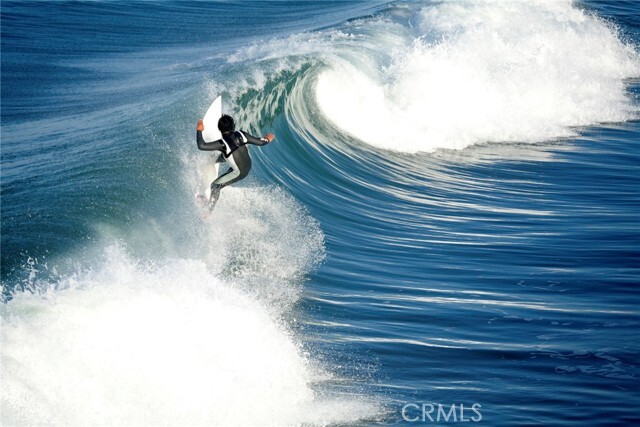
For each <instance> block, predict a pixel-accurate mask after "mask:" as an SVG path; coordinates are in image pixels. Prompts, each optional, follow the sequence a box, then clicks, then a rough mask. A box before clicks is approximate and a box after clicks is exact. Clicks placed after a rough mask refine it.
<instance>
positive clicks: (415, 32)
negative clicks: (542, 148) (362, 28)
mask: <svg viewBox="0 0 640 427" xmlns="http://www.w3.org/2000/svg"><path fill="white" fill-rule="evenodd" d="M380 19H381V20H382V22H383V23H386V25H383V24H381V23H378V25H375V26H373V28H375V31H376V33H370V34H366V35H365V36H364V38H363V39H364V40H366V39H367V37H370V38H375V39H377V40H380V41H382V42H381V43H379V44H378V47H377V48H374V50H372V58H373V59H372V60H371V61H370V62H369V63H368V64H367V63H366V62H359V63H358V66H355V65H354V63H353V61H352V60H350V59H348V58H350V57H351V56H350V53H349V52H348V49H357V48H358V43H362V44H363V46H365V44H364V42H362V41H361V42H354V44H353V45H352V46H351V47H350V48H343V49H347V50H343V51H342V52H341V54H338V55H336V56H334V57H332V58H330V59H329V60H328V66H327V68H326V70H324V71H323V72H322V73H321V74H320V75H319V77H318V79H317V83H316V88H315V94H316V100H317V103H318V105H319V107H320V109H321V111H322V112H323V114H324V115H325V116H327V117H328V118H329V119H330V120H331V121H332V122H333V123H334V124H335V125H337V126H338V127H339V128H341V129H342V130H344V131H346V132H347V133H349V134H351V135H353V136H355V137H357V138H358V139H360V140H362V141H364V142H367V143H369V144H371V145H374V146H377V147H380V148H386V149H390V150H395V151H401V152H410V153H414V152H431V151H434V150H437V149H440V148H444V149H462V148H465V147H467V146H469V145H472V144H477V143H483V142H525V143H535V142H541V141H545V140H549V139H555V138H559V137H567V136H571V135H575V129H574V128H575V127H579V126H587V125H593V124H596V123H603V122H621V121H627V120H630V119H634V118H636V117H637V116H638V111H639V109H638V106H637V105H635V104H634V101H633V100H632V99H630V97H629V96H628V94H627V93H626V87H625V79H628V78H633V77H638V76H640V55H639V54H638V51H637V49H636V48H635V47H634V46H632V45H630V44H626V43H624V42H623V41H622V40H621V39H620V37H619V36H618V34H617V31H616V29H615V28H614V27H613V26H612V25H610V24H608V23H606V22H604V21H603V20H601V19H599V18H598V17H596V16H594V15H591V14H589V13H587V12H585V11H584V10H581V9H578V8H576V7H574V6H573V5H572V4H571V2H569V1H562V2H561V1H529V2H495V1H488V0H487V1H474V2H471V1H463V2H449V3H446V2H445V3H440V4H437V5H434V6H427V7H424V8H422V9H420V10H418V11H415V12H414V15H413V16H412V19H411V20H410V22H414V24H413V26H414V28H413V29H411V28H408V27H407V26H406V24H405V25H403V26H401V25H398V23H397V22H393V20H391V19H388V18H380ZM398 37H403V38H404V47H402V48H398V46H397V45H398V43H397V39H398ZM385 40H389V42H388V43H385V42H384V41H385ZM366 48H367V49H371V44H370V43H367V44H366ZM363 65H364V66H363Z"/></svg>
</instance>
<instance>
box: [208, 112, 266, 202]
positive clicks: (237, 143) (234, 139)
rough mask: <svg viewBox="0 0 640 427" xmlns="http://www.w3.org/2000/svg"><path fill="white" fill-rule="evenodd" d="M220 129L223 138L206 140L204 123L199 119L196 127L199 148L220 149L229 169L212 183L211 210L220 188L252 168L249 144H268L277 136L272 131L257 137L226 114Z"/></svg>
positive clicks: (246, 173) (221, 119) (237, 179)
mask: <svg viewBox="0 0 640 427" xmlns="http://www.w3.org/2000/svg"><path fill="white" fill-rule="evenodd" d="M218 129H219V130H220V132H221V133H222V138H221V139H218V140H216V141H212V142H206V141H205V140H204V138H203V137H202V131H203V130H204V123H203V122H202V120H198V126H197V127H196V140H197V142H198V149H200V150H204V151H220V152H221V153H222V155H223V156H224V158H225V159H226V161H227V163H228V164H229V170H228V171H227V172H225V173H223V174H222V175H220V176H219V177H218V178H216V179H215V180H214V181H213V182H212V183H211V196H210V197H209V200H208V203H209V210H212V209H213V207H214V206H215V204H216V202H217V201H218V197H219V196H220V190H222V188H224V187H226V186H227V185H230V184H233V183H234V182H238V181H240V180H241V179H243V178H245V177H246V176H247V175H248V174H249V171H250V170H251V156H249V149H248V147H247V144H254V145H267V144H268V143H270V142H271V141H273V139H274V138H275V135H274V134H272V133H268V134H266V135H265V136H264V137H262V138H256V137H255V136H252V135H249V134H248V133H246V132H244V131H241V130H239V131H237V130H236V124H235V122H234V121H233V117H231V116H229V115H227V114H225V115H223V116H222V117H220V120H218Z"/></svg>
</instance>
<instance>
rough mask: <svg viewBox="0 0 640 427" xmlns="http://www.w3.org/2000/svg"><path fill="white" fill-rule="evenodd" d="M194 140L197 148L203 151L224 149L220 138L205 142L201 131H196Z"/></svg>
mask: <svg viewBox="0 0 640 427" xmlns="http://www.w3.org/2000/svg"><path fill="white" fill-rule="evenodd" d="M196 141H197V142H198V149H199V150H204V151H224V144H223V143H222V140H221V139H218V140H217V141H213V142H206V141H205V140H204V138H203V137H202V131H201V130H198V131H196Z"/></svg>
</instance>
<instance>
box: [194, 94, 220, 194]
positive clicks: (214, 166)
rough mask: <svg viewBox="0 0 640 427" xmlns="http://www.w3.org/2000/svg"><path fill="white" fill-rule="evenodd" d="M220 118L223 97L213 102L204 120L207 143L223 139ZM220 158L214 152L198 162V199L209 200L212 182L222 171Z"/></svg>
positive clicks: (217, 152) (204, 135) (218, 154)
mask: <svg viewBox="0 0 640 427" xmlns="http://www.w3.org/2000/svg"><path fill="white" fill-rule="evenodd" d="M220 117H222V96H219V97H217V98H216V100H215V101H213V103H212V104H211V105H210V106H209V109H208V110H207V112H206V114H205V115H204V118H203V119H202V123H203V124H204V130H203V131H202V137H203V138H204V140H205V141H206V142H213V141H216V140H218V139H220V138H222V134H221V133H220V131H219V130H218V120H219V119H220ZM219 156H220V152H219V151H214V152H213V153H212V154H211V155H209V156H204V159H203V160H202V161H199V162H198V164H197V166H198V177H199V181H200V184H199V186H198V192H197V193H196V198H198V197H199V195H202V194H204V195H205V197H206V198H207V200H209V196H210V195H211V182H212V181H213V180H214V179H216V178H217V177H218V170H219V169H220V166H219V165H220V164H219V163H216V162H217V160H218V157H219Z"/></svg>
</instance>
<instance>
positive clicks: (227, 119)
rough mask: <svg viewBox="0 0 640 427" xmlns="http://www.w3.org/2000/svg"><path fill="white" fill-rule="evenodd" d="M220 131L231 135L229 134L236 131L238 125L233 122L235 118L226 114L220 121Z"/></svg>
mask: <svg viewBox="0 0 640 427" xmlns="http://www.w3.org/2000/svg"><path fill="white" fill-rule="evenodd" d="M218 129H219V130H220V132H222V133H229V132H233V131H235V130H236V123H235V122H234V121H233V117H231V116H229V115H227V114H224V115H223V116H222V117H220V120H218Z"/></svg>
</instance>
